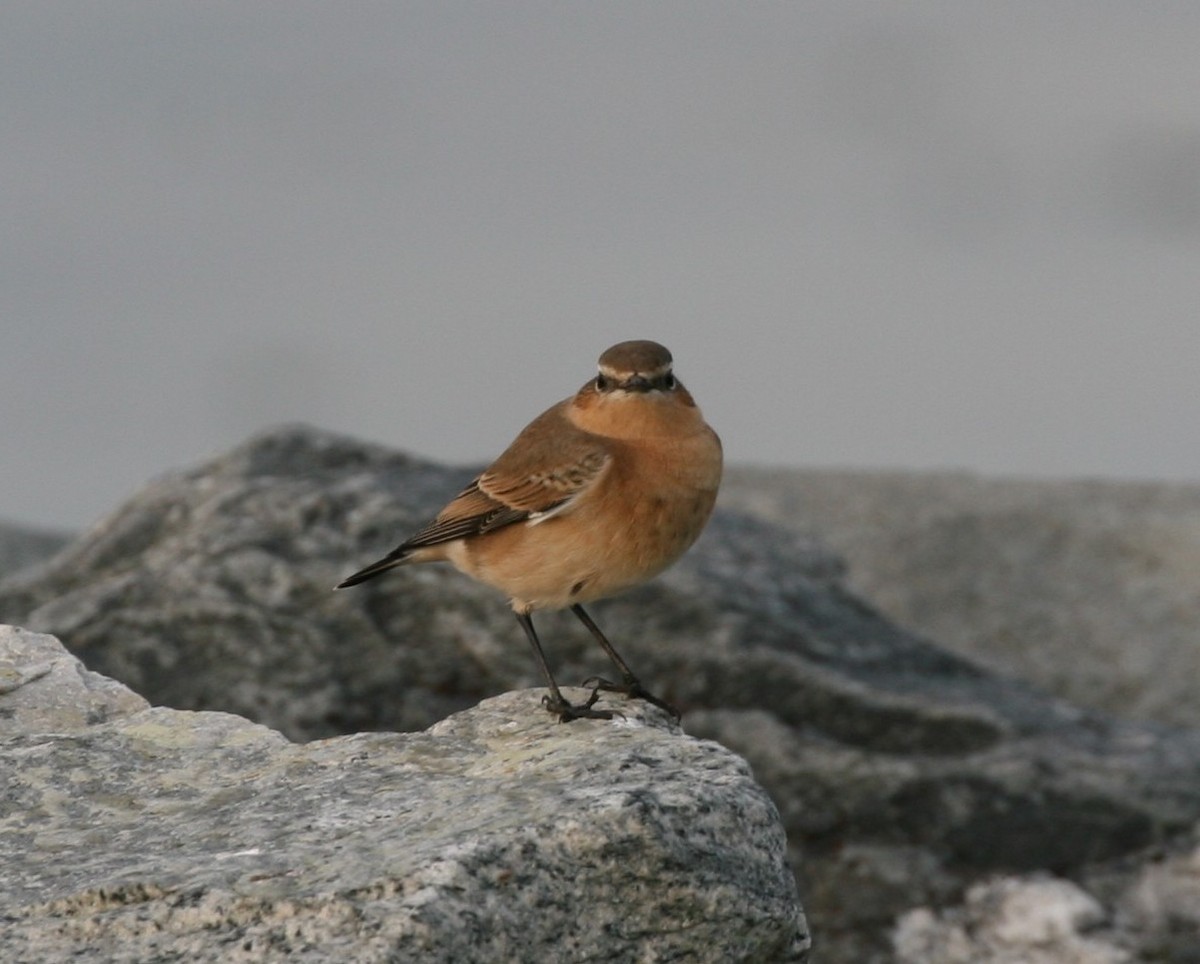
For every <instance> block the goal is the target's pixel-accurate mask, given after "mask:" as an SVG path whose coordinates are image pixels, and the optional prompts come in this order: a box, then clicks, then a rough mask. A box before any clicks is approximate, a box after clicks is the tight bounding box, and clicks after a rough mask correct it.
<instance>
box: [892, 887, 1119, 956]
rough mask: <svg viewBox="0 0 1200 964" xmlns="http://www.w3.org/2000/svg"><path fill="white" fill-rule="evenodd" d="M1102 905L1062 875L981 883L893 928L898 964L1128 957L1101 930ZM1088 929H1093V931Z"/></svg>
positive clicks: (914, 913)
mask: <svg viewBox="0 0 1200 964" xmlns="http://www.w3.org/2000/svg"><path fill="white" fill-rule="evenodd" d="M1104 921H1105V915H1104V909H1103V908H1102V907H1101V906H1100V903H1099V902H1098V901H1097V900H1096V899H1095V898H1094V897H1092V896H1091V895H1089V894H1087V893H1085V892H1084V891H1083V890H1081V889H1080V888H1079V887H1077V886H1075V885H1074V884H1072V883H1070V882H1068V881H1065V880H1056V879H1052V878H1044V877H1036V878H1032V879H1025V880H1021V879H1016V878H1000V879H997V880H991V881H988V882H986V883H981V884H976V885H975V886H974V887H972V888H971V889H970V890H968V891H967V899H966V903H965V904H964V905H963V906H962V907H960V908H955V909H953V910H950V911H947V912H945V913H943V914H940V915H939V914H935V913H934V912H932V911H930V910H929V909H927V908H921V909H918V910H913V911H910V912H909V913H907V914H906V915H904V917H903V918H902V919H901V921H900V923H899V925H898V926H897V928H896V936H895V943H896V961H897V964H1127V962H1132V961H1133V960H1134V958H1133V957H1132V956H1131V955H1130V953H1129V952H1128V951H1127V950H1125V949H1124V948H1122V947H1119V946H1118V945H1117V944H1116V943H1115V942H1114V941H1113V940H1112V938H1111V935H1097V934H1096V933H1095V932H1096V930H1097V928H1098V927H1099V926H1100V925H1101V924H1103V923H1104ZM1089 932H1090V933H1089Z"/></svg>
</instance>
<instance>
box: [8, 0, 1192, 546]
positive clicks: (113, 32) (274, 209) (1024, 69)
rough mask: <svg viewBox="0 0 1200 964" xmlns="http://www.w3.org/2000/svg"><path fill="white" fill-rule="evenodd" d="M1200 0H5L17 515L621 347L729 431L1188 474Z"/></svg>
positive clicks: (552, 370) (438, 448) (486, 420)
mask: <svg viewBox="0 0 1200 964" xmlns="http://www.w3.org/2000/svg"><path fill="white" fill-rule="evenodd" d="M1198 52H1200V4H1197V3H1195V2H1194V0H1188V2H1161V3H1153V4H1151V3H1135V2H1128V3H1113V2H1097V0H1088V2H1060V3H1052V4H1047V3H1044V2H1042V0H1038V2H1003V3H999V2H994V0H989V2H986V3H964V2H958V0H955V2H945V3H922V4H916V3H908V4H905V3H899V4H880V3H856V2H847V0H828V2H787V3H750V4H734V3H729V2H725V0H722V2H718V3H705V2H697V0H686V2H661V0H660V2H655V3H643V2H636V3H621V2H605V3H582V2H579V3H569V2H562V0H557V2H552V3H544V4H529V3H520V2H517V3H503V4H498V3H472V4H467V3H454V2H446V0H437V2H430V3H403V2H387V3H382V2H381V3H365V2H364V3H351V4H346V3H333V2H327V3H320V4H314V3H302V2H294V0H293V2H289V3H246V2H245V0H237V2H213V0H205V2H194V3H176V2H162V0H154V2H144V3H142V2H139V3H127V2H118V0H106V2H104V3H95V4H84V3H65V2H64V3H58V2H50V0H31V2H17V0H7V2H5V3H4V4H3V6H2V8H0V125H2V127H0V130H2V133H3V150H2V151H0V171H2V172H3V177H2V178H0V191H2V192H3V198H2V208H0V211H2V217H0V244H2V245H3V257H2V259H0V272H2V273H3V280H2V283H0V326H2V331H3V342H2V346H0V347H2V350H0V441H2V442H3V455H2V456H0V459H2V461H0V517H3V518H6V519H8V520H10V521H14V522H25V523H32V524H43V525H54V526H71V527H73V526H79V525H83V524H86V523H89V522H91V521H93V520H95V519H96V518H97V517H99V516H100V515H101V514H103V513H105V512H107V511H108V510H110V509H112V508H114V507H115V506H116V505H117V504H119V503H120V502H121V501H122V500H123V499H124V498H125V497H126V496H128V495H129V494H130V493H131V492H132V491H133V490H134V489H135V488H136V487H137V486H138V485H139V484H140V483H142V482H143V481H145V480H146V479H148V478H150V477H152V476H154V475H157V474H160V473H162V472H163V471H166V470H168V469H171V468H173V467H177V466H181V465H187V464H190V463H194V462H196V461H198V460H200V459H202V458H204V457H207V456H208V455H210V454H212V453H215V452H218V451H220V450H223V449H225V448H227V447H229V446H232V445H234V444H236V443H237V442H239V441H241V440H242V439H243V438H245V437H246V436H247V435H248V434H250V433H252V432H255V431H258V430H260V429H262V428H265V427H267V426H269V425H272V424H274V423H277V422H281V421H296V420H300V421H306V422H311V423H314V424H316V425H319V426H322V427H325V428H329V429H335V430H338V431H344V432H349V433H352V434H355V435H358V436H360V437H362V438H365V439H369V440H372V441H378V442H382V443H385V444H387V445H390V446H394V447H398V448H404V449H408V450H411V451H413V452H416V453H418V454H421V455H424V456H428V457H432V458H436V459H441V460H450V461H455V462H474V461H482V460H486V459H488V458H490V457H493V456H495V455H496V454H498V453H499V451H500V450H501V449H502V448H503V447H504V445H505V444H507V442H508V441H509V440H510V438H511V437H512V436H513V434H515V432H516V431H517V430H519V429H520V428H521V427H522V426H523V425H524V424H525V423H526V422H527V421H528V420H529V419H530V418H532V417H533V416H534V415H536V414H538V413H539V412H540V411H541V410H542V409H544V408H546V407H547V406H548V405H550V404H551V403H553V402H554V401H556V400H558V399H559V398H562V397H564V396H565V395H567V394H570V393H571V392H573V391H574V390H575V389H576V388H577V387H578V386H579V385H580V384H581V383H582V382H583V381H584V380H585V379H587V378H588V377H589V376H590V374H591V373H592V372H593V371H594V366H595V361H596V357H597V355H598V354H599V353H600V352H601V351H602V350H603V349H604V348H605V347H607V346H608V345H609V344H611V343H613V342H615V341H619V340H622V339H625V338H634V337H648V338H654V339H657V340H659V341H662V342H664V343H665V344H667V345H668V347H670V349H671V350H672V352H673V353H674V355H675V358H676V369H677V371H678V373H679V374H680V376H681V377H682V378H683V380H684V381H685V382H686V383H687V385H688V387H689V388H690V389H691V390H692V392H693V394H695V395H696V397H697V399H698V400H699V402H700V404H701V405H702V407H703V408H704V411H705V413H706V415H707V416H708V418H709V420H710V422H712V423H713V425H714V426H715V427H716V428H717V429H718V431H719V432H720V433H721V435H722V437H723V438H724V441H725V444H726V452H727V454H728V457H729V458H730V459H731V460H733V461H737V462H743V463H746V462H754V463H766V464H774V465H795V466H849V467H879V468H941V467H960V468H967V469H973V470H976V471H980V472H984V473H989V474H1005V475H1056V476H1058V475H1100V476H1112V477H1145V478H1174V479H1190V480H1193V481H1195V480H1198V479H1200V390H1198V389H1197V386H1198V385H1200V53H1198Z"/></svg>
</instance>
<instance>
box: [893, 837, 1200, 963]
mask: <svg viewBox="0 0 1200 964" xmlns="http://www.w3.org/2000/svg"><path fill="white" fill-rule="evenodd" d="M1197 841H1200V826H1197V827H1196V828H1195V829H1194V831H1193V832H1192V833H1191V834H1190V835H1188V837H1187V838H1186V839H1182V840H1180V841H1177V842H1175V843H1173V844H1171V845H1170V846H1169V847H1167V848H1166V849H1165V851H1164V848H1163V847H1160V846H1154V847H1151V848H1147V849H1146V850H1145V851H1142V852H1139V853H1137V854H1131V855H1127V856H1124V857H1121V858H1119V859H1116V860H1113V861H1108V862H1105V863H1103V864H1098V865H1095V866H1093V867H1090V868H1088V869H1087V871H1086V872H1085V874H1084V875H1083V885H1082V886H1081V885H1080V884H1077V883H1074V882H1071V881H1067V880H1063V879H1061V878H1056V877H1051V876H1049V875H1047V874H1045V873H1037V874H1032V875H1027V876H1024V877H1014V876H1006V877H999V878H991V879H989V880H986V881H984V882H981V883H979V884H976V885H975V886H973V887H971V888H970V889H969V890H968V891H967V894H966V900H965V901H964V902H963V903H962V904H959V905H956V906H951V907H948V908H942V909H936V908H932V907H921V908H917V909H915V910H911V911H909V912H907V913H906V914H904V915H903V916H902V917H901V919H900V920H899V921H898V923H897V927H896V930H895V932H894V935H893V942H894V948H895V960H896V962H897V964H1062V962H1068V964H1070V962H1075V964H1125V962H1132V961H1179V962H1183V961H1200V846H1198V845H1197ZM1085 888H1086V889H1085Z"/></svg>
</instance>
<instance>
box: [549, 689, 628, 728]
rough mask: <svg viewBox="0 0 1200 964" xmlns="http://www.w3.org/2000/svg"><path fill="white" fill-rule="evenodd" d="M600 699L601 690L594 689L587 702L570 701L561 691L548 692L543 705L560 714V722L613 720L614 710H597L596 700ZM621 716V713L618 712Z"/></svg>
mask: <svg viewBox="0 0 1200 964" xmlns="http://www.w3.org/2000/svg"><path fill="white" fill-rule="evenodd" d="M598 699H600V690H599V689H595V690H592V695H591V696H589V697H588V699H587V702H586V703H569V702H567V700H566V699H565V698H564V697H563V695H562V694H561V693H555V694H550V693H547V694H546V695H545V696H543V697H542V706H544V707H545V708H546V709H547V710H549V711H550V712H551V713H557V714H558V722H560V723H570V722H571V721H572V720H611V719H612V718H613V715H614V712H613V711H612V710H595V709H592V707H593V706H595V705H596V700H598ZM616 715H617V716H620V714H619V713H617V714H616Z"/></svg>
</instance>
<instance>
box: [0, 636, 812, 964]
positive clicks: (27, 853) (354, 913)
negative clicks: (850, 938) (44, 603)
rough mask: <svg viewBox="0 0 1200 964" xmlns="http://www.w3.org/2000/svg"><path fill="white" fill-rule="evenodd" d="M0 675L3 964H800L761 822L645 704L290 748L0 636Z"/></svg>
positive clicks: (788, 907)
mask: <svg viewBox="0 0 1200 964" xmlns="http://www.w3.org/2000/svg"><path fill="white" fill-rule="evenodd" d="M46 666H49V667H50V669H49V670H48V671H43V668H44V667H46ZM0 672H3V673H4V674H5V675H4V676H3V678H4V679H6V680H8V681H9V682H8V684H6V685H7V686H8V688H7V690H5V691H4V692H0V723H2V724H3V729H0V867H3V868H4V872H3V874H0V960H3V961H5V962H9V964H22V962H30V964H32V962H41V961H64V960H76V961H122V962H147V961H214V962H216V961H221V962H227V961H289V962H291V961H402V960H403V961H423V962H440V961H445V962H454V964H464V962H466V964H471V962H480V964H483V962H487V964H491V962H495V961H514V962H521V961H528V962H540V961H550V960H553V961H564V962H570V961H613V962H649V961H679V960H719V961H745V962H747V964H750V962H763V961H801V960H803V959H804V958H805V952H806V948H807V947H808V944H809V940H808V936H807V926H806V924H805V921H804V915H803V913H802V911H801V908H800V904H799V902H798V900H797V896H796V888H795V882H794V880H793V878H792V875H791V873H790V872H789V870H788V869H787V866H786V864H785V862H784V851H785V843H784V835H783V830H782V828H781V827H780V824H779V819H778V814H777V813H776V810H775V807H774V806H773V805H772V803H771V801H770V799H769V798H768V797H767V795H766V793H765V792H764V791H763V790H762V789H761V788H760V787H759V786H758V785H757V784H755V783H754V781H753V779H752V778H751V776H750V772H749V768H748V767H747V766H746V764H745V763H744V762H743V761H742V760H740V759H738V758H737V757H736V756H735V755H734V754H732V753H730V752H729V751H728V750H726V749H724V748H723V747H721V746H719V745H717V744H715V743H711V742H706V741H702V740H696V739H693V738H690V737H688V736H685V735H684V734H682V733H681V732H680V731H679V729H678V727H677V726H676V725H675V724H673V723H672V722H671V721H670V720H668V719H667V718H666V717H665V716H664V715H663V714H662V713H660V712H659V711H658V710H655V709H653V708H650V709H648V710H647V709H646V707H645V706H643V705H641V704H629V705H623V706H622V710H623V712H624V713H625V716H624V718H623V719H618V720H614V721H612V722H601V721H590V720H589V721H581V722H577V723H575V724H572V725H570V726H564V725H562V724H559V723H557V722H555V721H553V720H552V718H551V717H549V716H548V715H547V714H545V713H542V712H536V711H531V709H532V710H536V708H537V699H538V697H537V694H536V693H531V692H517V693H507V694H504V695H502V696H497V697H495V698H492V699H489V700H486V701H484V702H483V703H481V704H480V705H479V706H476V707H474V708H473V709H470V710H467V711H465V712H463V713H460V714H458V715H455V716H452V717H450V718H448V719H446V720H443V721H442V722H440V723H438V724H437V725H436V726H434V727H432V728H430V729H429V730H427V731H425V732H424V733H415V734H384V733H374V734H359V735H356V736H348V737H341V738H337V739H330V740H322V741H317V742H313V743H308V744H304V745H297V744H293V743H290V742H289V741H288V740H286V739H285V738H284V737H283V736H282V735H281V734H279V733H277V732H275V731H273V730H270V729H267V728H266V727H263V726H259V725H256V724H253V723H250V722H248V721H246V720H244V719H241V718H239V717H236V716H232V715H230V714H225V713H211V712H202V713H196V712H181V711H177V710H170V709H164V708H149V707H148V706H147V705H146V704H145V702H144V701H143V700H141V699H140V698H138V697H136V696H134V695H133V694H132V693H130V692H129V691H127V690H124V689H123V688H122V687H119V686H117V685H116V684H113V683H112V682H111V681H103V680H101V679H100V678H98V677H97V676H96V675H95V674H92V673H88V672H87V671H84V670H82V669H81V667H79V665H78V663H77V661H76V660H75V659H74V658H73V657H71V656H69V655H68V654H67V653H66V652H65V651H64V650H62V648H61V647H60V646H59V645H58V643H57V641H56V640H54V639H53V638H52V637H49V636H42V635H33V634H30V633H26V632H22V631H20V630H14V629H12V628H8V627H5V628H3V629H0ZM16 680H24V683H23V685H19V686H18V685H15V684H14V681H16ZM73 700H74V701H76V702H78V703H80V704H82V705H86V706H87V707H88V712H87V713H85V714H81V713H80V712H78V711H77V710H76V709H75V708H73V707H72V705H71V704H72V702H73ZM10 711H11V712H10Z"/></svg>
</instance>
